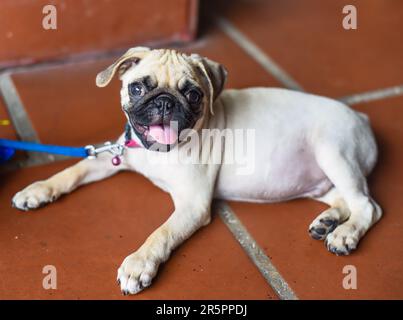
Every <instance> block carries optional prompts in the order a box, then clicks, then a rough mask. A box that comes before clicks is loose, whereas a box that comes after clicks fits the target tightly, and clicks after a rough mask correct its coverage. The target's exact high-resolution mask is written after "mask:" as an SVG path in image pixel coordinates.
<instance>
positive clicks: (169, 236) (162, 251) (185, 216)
mask: <svg viewBox="0 0 403 320" xmlns="http://www.w3.org/2000/svg"><path fill="white" fill-rule="evenodd" d="M193 191H194V190H193ZM193 191H189V192H186V194H175V195H172V194H171V195H172V198H173V200H174V204H175V211H174V212H173V213H172V215H171V216H170V217H169V219H168V220H167V221H166V222H165V223H164V224H162V225H161V226H160V227H159V228H158V229H157V230H155V231H154V232H153V233H152V234H151V235H150V236H149V237H148V238H147V240H146V241H145V243H144V244H143V245H142V246H141V247H140V248H139V249H138V250H137V251H136V252H134V253H132V254H131V255H129V256H128V257H126V259H125V260H124V261H123V263H122V265H121V266H120V268H119V269H118V276H117V280H118V283H120V288H121V290H122V293H123V294H125V295H126V294H136V293H138V292H140V291H141V290H142V289H144V288H145V287H148V286H149V285H150V284H151V280H152V279H153V278H154V276H155V275H156V273H157V270H158V267H159V265H160V264H161V263H162V262H164V261H166V260H167V259H168V258H169V256H170V254H171V252H172V250H173V249H174V248H175V247H177V246H178V245H179V244H181V243H182V242H183V241H184V240H185V239H187V238H188V237H190V236H191V235H192V234H193V233H194V232H195V231H196V230H197V229H199V228H200V227H202V226H204V225H207V224H208V223H209V222H210V205H211V195H210V190H209V191H208V192H209V194H207V193H206V194H203V191H202V190H198V191H197V192H193Z"/></svg>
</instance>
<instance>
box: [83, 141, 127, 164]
mask: <svg viewBox="0 0 403 320" xmlns="http://www.w3.org/2000/svg"><path fill="white" fill-rule="evenodd" d="M85 149H86V150H87V153H88V157H87V158H88V159H95V158H96V157H97V156H98V154H100V153H103V152H109V153H110V154H112V155H113V156H114V157H113V158H112V164H113V165H114V166H118V165H120V164H121V163H122V160H121V159H120V157H121V156H122V155H123V153H124V151H125V146H123V145H121V144H119V143H114V144H112V143H111V142H110V141H107V142H105V144H104V145H103V146H101V147H98V148H95V147H94V146H93V145H88V146H86V147H85Z"/></svg>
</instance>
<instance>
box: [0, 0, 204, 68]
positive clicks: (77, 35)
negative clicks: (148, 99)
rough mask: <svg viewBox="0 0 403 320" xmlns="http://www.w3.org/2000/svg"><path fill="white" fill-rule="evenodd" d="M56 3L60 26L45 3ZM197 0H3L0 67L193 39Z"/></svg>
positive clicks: (0, 23) (0, 11)
mask: <svg viewBox="0 0 403 320" xmlns="http://www.w3.org/2000/svg"><path fill="white" fill-rule="evenodd" d="M47 4H53V5H55V6H56V8H57V30H45V29H43V27H42V20H43V18H44V16H45V14H43V13H42V9H43V7H44V6H45V5H47ZM197 9H198V1H197V0H64V1H63V0H1V1H0V67H4V66H10V65H17V64H27V63H33V62H37V61H42V60H48V59H55V58H62V57H66V56H71V55H76V54H83V53H89V52H97V51H108V50H113V49H121V48H126V47H130V46H133V45H138V44H146V43H153V42H154V43H168V42H183V41H189V40H191V39H193V37H194V35H195V27H196V22H197Z"/></svg>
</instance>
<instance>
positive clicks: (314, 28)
mask: <svg viewBox="0 0 403 320" xmlns="http://www.w3.org/2000/svg"><path fill="white" fill-rule="evenodd" d="M226 3H227V2H225V1H218V2H216V1H214V2H212V1H209V2H207V3H205V4H204V5H203V6H204V9H205V8H206V7H208V6H214V7H213V8H214V11H217V12H219V14H220V15H222V16H224V17H226V18H227V19H229V21H230V22H232V23H233V25H234V26H235V27H237V28H239V29H240V30H241V31H242V32H243V33H244V34H245V35H247V36H248V37H249V39H251V40H252V41H253V42H254V43H255V44H256V45H257V46H259V47H260V48H261V49H263V51H264V52H265V53H266V54H268V55H269V56H270V57H272V58H273V59H274V60H275V61H276V62H277V63H278V64H279V65H280V66H281V67H282V68H283V69H285V70H286V71H287V72H288V73H289V74H290V75H291V76H292V77H293V78H294V79H296V80H297V81H298V82H299V83H300V84H301V85H302V86H303V87H304V88H305V89H306V90H308V91H313V92H318V93H321V94H326V95H330V96H334V97H339V96H344V95H348V94H350V93H356V92H360V91H366V90H372V89H380V88H383V87H387V86H395V85H400V84H402V83H403V76H402V75H401V72H400V70H402V61H401V59H400V56H401V52H402V49H403V47H402V46H401V41H400V40H399V39H400V38H399V32H400V30H401V29H402V24H403V19H402V17H401V12H403V10H402V6H401V4H400V3H399V2H398V1H388V2H382V3H381V2H379V1H378V2H377V1H365V6H364V5H363V1H362V0H361V1H352V2H351V3H353V4H356V5H357V7H358V12H359V29H358V30H356V31H345V30H343V29H342V27H341V20H342V14H341V7H342V5H344V3H342V2H341V1H332V2H331V3H330V2H326V3H325V2H324V1H320V0H309V1H304V3H303V4H302V3H300V2H299V1H296V0H287V1H250V2H248V3H246V2H245V1H234V2H232V5H231V6H228V5H227V4H226ZM217 7H220V10H218V9H216V8H217ZM210 8H211V7H210ZM379 12H382V14H379ZM251 17H253V19H252V18H251ZM371 19H372V20H371ZM182 50H184V51H191V52H198V53H201V54H203V55H206V56H208V57H210V58H212V59H215V60H217V61H219V62H221V63H223V64H224V65H225V66H226V67H227V69H228V71H229V81H228V85H227V87H238V88H239V87H247V86H281V84H280V83H279V82H277V81H276V80H275V79H274V78H273V77H272V76H271V75H270V74H269V73H268V72H267V71H264V70H263V68H262V67H261V66H260V65H259V64H258V63H257V62H256V61H255V60H254V59H253V58H252V57H251V56H249V55H248V54H246V53H245V52H244V51H243V50H242V49H241V48H240V47H239V45H238V44H237V43H235V42H234V41H232V40H230V39H229V38H228V37H227V36H226V35H224V34H223V33H222V32H221V31H219V29H218V28H217V27H215V26H214V24H212V23H211V20H208V21H207V22H205V23H204V31H203V32H202V37H201V39H199V40H198V41H196V42H195V43H194V44H192V45H191V46H189V47H186V48H182ZM110 61H112V60H111V59H103V60H99V61H93V62H82V63H76V64H70V65H63V66H56V67H48V68H42V69H37V70H35V71H25V72H20V73H18V74H14V75H13V80H14V83H15V85H16V87H17V89H18V92H19V94H20V96H21V99H22V102H23V104H24V106H25V108H26V110H27V112H28V115H29V117H30V120H31V121H32V123H33V126H34V128H35V130H36V131H37V133H38V135H39V137H40V139H41V141H43V142H45V143H54V144H65V145H83V144H88V143H96V142H101V141H105V140H107V139H113V138H114V137H116V136H117V135H118V134H119V133H120V132H121V131H122V128H123V125H124V118H123V114H122V113H121V111H120V106H119V96H118V94H119V83H118V81H114V82H113V83H112V84H111V85H110V86H108V87H106V88H104V89H99V88H97V87H96V86H95V81H94V79H95V75H96V73H97V72H99V71H100V70H101V69H102V68H103V67H105V66H106V65H108V63H109V62H110ZM402 104H403V97H402V96H401V97H396V98H390V99H384V100H380V101H374V102H370V103H366V104H362V105H356V106H354V108H356V109H357V110H360V111H362V112H365V113H367V114H368V115H369V116H370V118H371V121H372V123H373V127H374V130H375V133H376V136H377V139H378V141H379V145H380V153H381V157H380V160H379V165H378V166H377V168H376V170H375V172H374V173H373V174H372V175H371V177H370V187H371V191H372V193H373V196H374V198H376V199H377V201H378V202H379V203H380V204H381V206H382V207H383V208H384V212H385V215H384V218H383V219H382V220H381V222H380V223H379V224H378V225H376V226H375V227H374V228H373V229H372V230H371V231H370V232H369V233H368V235H367V236H366V237H365V238H364V240H363V241H362V243H361V245H360V247H359V249H358V250H357V252H355V253H354V254H353V255H351V256H348V257H336V256H333V255H331V254H330V253H328V252H327V251H326V249H325V247H324V245H323V242H320V241H315V240H312V239H311V238H310V237H309V235H308V232H307V228H308V225H309V224H310V222H311V221H312V220H313V219H314V218H315V217H316V215H317V214H319V213H320V212H321V211H322V210H324V209H325V208H326V207H325V206H324V205H322V204H320V203H316V202H313V201H310V200H296V201H292V202H286V203H279V204H270V205H257V204H246V203H235V202H233V203H230V206H231V207H232V209H233V210H234V212H235V214H236V215H237V216H238V217H239V218H240V220H241V221H242V222H243V223H244V225H245V227H246V228H247V229H248V231H249V232H250V233H251V235H252V236H253V237H254V238H255V239H256V241H257V242H258V244H259V245H260V246H261V247H262V248H263V249H264V251H265V252H266V254H267V255H268V256H269V257H270V258H271V259H272V262H273V264H274V265H275V266H276V267H277V268H278V269H279V271H280V273H281V274H282V276H283V277H284V278H285V280H286V281H287V282H288V284H289V285H290V287H291V288H292V289H293V290H294V291H295V292H296V294H297V295H298V297H300V298H303V299H311V298H319V299H337V298H343V299H344V298H345V299H363V298H376V299H385V298H400V299H402V298H403V289H402V288H403V276H402V273H401V270H403V250H402V249H401V245H400V243H401V238H402V236H403V229H402V222H403V216H402V215H401V214H400V213H401V209H400V207H401V206H400V203H401V202H400V198H401V194H402V192H403V190H402V184H401V183H400V181H401V180H402V179H403V171H402V166H401V163H402V154H403V149H402V146H403V141H402V138H401V137H403V132H402V130H403V129H402V126H401V123H402V121H403V111H402V109H401V106H402ZM2 110H4V108H3V106H2V105H1V100H0V118H2V117H4V115H3V113H1V112H3V111H2ZM89 119H91V121H89ZM9 129H11V128H9ZM2 134H3V133H2ZM70 163H71V161H67V162H58V163H53V164H50V165H45V166H37V167H31V168H24V169H21V170H18V171H14V172H11V173H8V174H6V175H4V174H3V175H2V176H1V178H0V185H1V187H0V200H1V202H0V212H1V215H0V238H1V243H3V244H5V245H3V250H2V252H0V274H2V275H7V276H2V277H1V278H0V298H17V299H21V298H34V299H42V298H55V299H62V298H71V299H88V298H95V299H108V298H112V299H120V298H122V299H164V298H169V299H175V298H178V299H185V298H189V299H221V298H226V299H277V297H276V295H275V293H274V292H273V290H272V289H271V288H270V287H269V285H268V284H267V282H266V281H265V279H264V278H263V277H262V276H261V275H260V274H259V272H258V270H257V268H256V267H255V266H254V264H253V263H252V262H251V261H250V260H249V259H248V257H247V255H246V253H245V252H244V251H243V249H242V248H241V247H240V246H239V245H238V243H237V242H236V240H235V238H234V237H233V235H232V234H231V233H230V232H229V230H228V228H227V227H226V226H225V225H224V223H223V222H222V221H221V219H220V218H219V217H217V216H215V217H214V219H213V222H212V223H211V224H210V225H209V226H208V227H206V228H204V229H202V230H200V231H199V232H197V233H196V234H195V236H193V237H192V238H191V239H190V240H188V241H187V242H186V243H185V244H184V245H183V246H181V247H180V248H179V249H178V250H176V251H175V252H174V254H173V256H172V258H171V259H170V260H169V261H168V262H167V263H166V264H165V265H164V266H163V267H162V269H161V272H160V274H159V276H158V277H157V279H156V280H155V282H154V284H153V286H152V287H151V288H149V289H147V290H145V291H143V292H142V293H141V294H139V295H137V296H135V297H122V296H121V295H120V292H119V290H118V287H117V286H116V283H115V273H116V268H117V267H118V266H119V264H120V263H121V261H122V259H123V258H124V257H125V256H126V255H127V254H128V253H130V252H131V251H133V250H135V249H136V248H137V247H138V246H139V245H140V244H141V243H142V241H144V239H145V238H146V237H147V235H148V234H149V233H150V232H151V231H152V230H154V229H155V228H156V227H157V226H158V225H159V224H161V223H162V222H163V221H164V219H166V218H167V217H168V215H169V213H170V212H171V210H172V203H171V200H170V199H169V196H168V195H167V194H165V193H164V192H162V191H160V190H159V189H157V188H156V187H154V186H153V185H152V184H151V183H150V182H148V181H147V180H146V179H145V178H143V177H141V176H139V175H137V174H134V173H123V174H119V175H117V176H115V177H113V178H111V179H108V180H105V181H101V182H98V183H96V184H93V185H89V186H86V187H83V188H80V189H79V190H77V191H76V192H74V193H72V194H71V195H68V196H66V197H63V198H62V199H60V200H59V201H57V202H56V203H54V204H52V205H50V206H47V207H44V208H42V209H40V210H38V211H35V212H31V213H26V214H25V213H20V212H18V211H16V210H14V209H12V208H11V207H10V205H9V202H10V199H11V197H12V195H13V194H14V193H15V192H16V191H18V190H20V189H21V188H23V187H24V186H26V185H27V184H29V183H30V182H32V181H35V180H38V179H43V178H46V177H48V176H49V175H50V174H52V173H55V172H57V171H59V170H60V169H62V168H64V167H66V166H67V165H68V164H70ZM122 186H124V187H122ZM133 190H135V192H133ZM130 222H132V223H130ZM48 264H52V265H55V266H56V267H57V270H58V280H59V283H58V288H59V289H58V290H54V291H46V290H43V289H42V285H41V283H42V279H43V276H44V275H43V274H42V273H41V271H42V268H43V266H44V265H48ZM345 265H354V266H356V267H357V269H358V289H357V290H344V289H343V288H342V279H343V277H344V275H343V273H342V268H343V266H345Z"/></svg>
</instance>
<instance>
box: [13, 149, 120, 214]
mask: <svg viewBox="0 0 403 320" xmlns="http://www.w3.org/2000/svg"><path fill="white" fill-rule="evenodd" d="M122 169H124V167H123V165H121V166H117V167H116V166H113V165H112V163H111V157H110V155H107V154H101V155H99V156H98V157H97V158H96V159H91V160H90V159H85V160H82V161H80V162H78V163H77V164H75V165H73V166H71V167H69V168H67V169H65V170H63V171H61V172H59V173H57V174H55V175H54V176H52V177H50V178H49V179H47V180H43V181H37V182H34V183H33V184H31V185H29V186H28V187H26V188H25V189H24V190H22V191H20V192H18V193H17V194H16V195H15V196H14V197H13V199H12V205H13V206H14V207H16V208H17V209H20V210H24V211H26V210H31V209H36V208H38V207H40V206H43V205H44V204H46V203H49V202H52V201H54V200H56V199H57V198H58V197H60V195H62V194H64V193H69V192H71V191H73V190H74V189H76V188H77V187H79V186H80V185H83V184H86V183H90V182H93V181H97V180H101V179H104V178H106V177H109V176H111V175H113V174H114V173H116V172H118V171H119V170H122Z"/></svg>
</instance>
